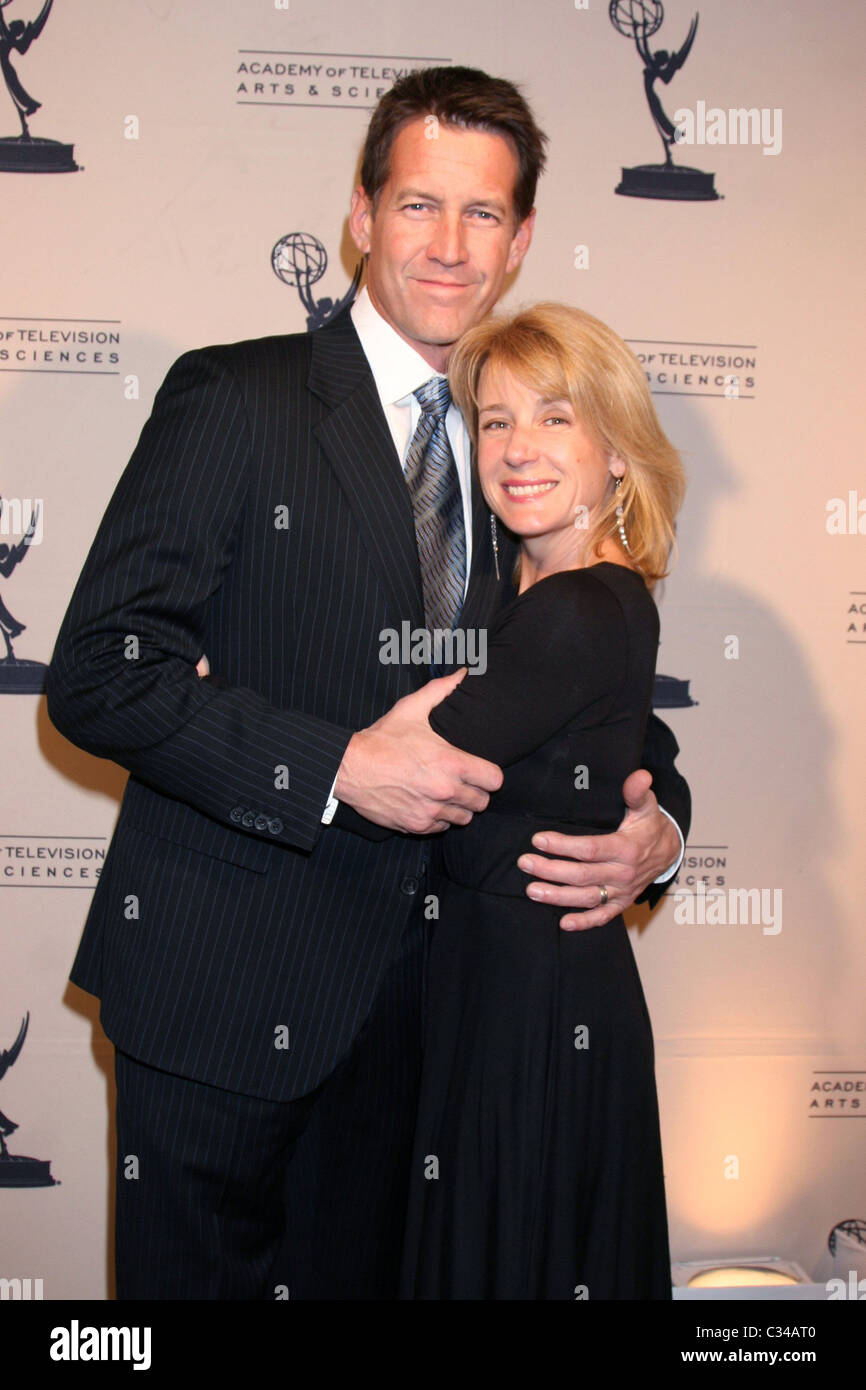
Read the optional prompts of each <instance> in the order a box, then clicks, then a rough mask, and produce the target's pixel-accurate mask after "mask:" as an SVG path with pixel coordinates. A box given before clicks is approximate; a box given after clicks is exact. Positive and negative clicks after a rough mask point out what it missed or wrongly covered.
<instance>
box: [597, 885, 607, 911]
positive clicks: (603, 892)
mask: <svg viewBox="0 0 866 1390" xmlns="http://www.w3.org/2000/svg"><path fill="white" fill-rule="evenodd" d="M599 892H600V893H601V902H600V903H599V907H604V905H605V903H606V902H607V889H606V888H605V886H604V884H603V883H602V884H601V886H600V888H599Z"/></svg>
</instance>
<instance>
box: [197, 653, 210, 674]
mask: <svg viewBox="0 0 866 1390" xmlns="http://www.w3.org/2000/svg"><path fill="white" fill-rule="evenodd" d="M195 670H196V675H198V676H209V675H210V662H209V661H208V659H207V657H206V656H205V655H204V654H202V655H201V656H200V657H199V659H198V661H197V662H196V666H195Z"/></svg>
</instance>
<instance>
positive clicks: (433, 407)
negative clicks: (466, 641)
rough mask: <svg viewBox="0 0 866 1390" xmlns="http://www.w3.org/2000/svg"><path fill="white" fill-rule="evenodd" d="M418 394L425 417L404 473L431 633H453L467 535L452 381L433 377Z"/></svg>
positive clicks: (460, 598)
mask: <svg viewBox="0 0 866 1390" xmlns="http://www.w3.org/2000/svg"><path fill="white" fill-rule="evenodd" d="M414 395H415V399H416V400H417V402H418V404H419V405H420V407H421V419H420V420H419V421H418V427H417V429H416V430H415V433H414V435H413V436H412V442H411V443H410V445H409V451H408V453H407V454H406V466H405V468H404V470H403V471H404V474H405V477H406V482H407V484H408V487H409V494H410V496H411V498H412V511H413V512H414V515H415V535H416V537H417V540H418V559H419V561H420V563H421V582H422V584H423V588H424V620H425V622H426V624H427V629H428V631H432V630H433V629H434V628H445V629H450V628H451V627H452V626H453V625H454V623H455V621H456V619H457V616H458V614H459V613H460V609H461V608H462V606H463V589H464V585H465V581H466V531H465V527H464V523H463V499H462V496H461V493H460V481H459V479H458V477H457V464H456V463H455V461H454V455H453V454H452V452H451V445H450V443H449V442H448V434H447V432H446V429H445V416H446V414H447V411H448V407H449V405H450V404H451V392H450V391H449V390H448V379H447V377H444V376H433V377H431V378H430V380H429V381H425V383H424V385H423V386H419V388H418V390H417V391H415V392H414Z"/></svg>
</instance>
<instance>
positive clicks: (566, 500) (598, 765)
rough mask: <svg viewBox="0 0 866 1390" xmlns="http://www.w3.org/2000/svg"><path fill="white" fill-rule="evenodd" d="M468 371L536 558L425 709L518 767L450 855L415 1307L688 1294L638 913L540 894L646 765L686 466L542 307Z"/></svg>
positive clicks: (468, 349)
mask: <svg viewBox="0 0 866 1390" xmlns="http://www.w3.org/2000/svg"><path fill="white" fill-rule="evenodd" d="M449 377H450V380H451V389H452V394H453V396H454V399H455V400H456V401H457V403H458V405H459V406H460V408H461V410H462V411H463V413H464V416H465V418H466V420H467V422H468V423H469V425H470V428H471V430H472V432H473V435H474V437H475V439H476V441H477V456H478V471H479V477H480V482H481V487H482V490H483V492H484V496H485V498H486V500H487V502H488V504H489V505H490V507H491V509H492V512H493V514H494V516H493V518H492V532H493V534H492V542H493V545H494V548H495V550H496V551H497V555H498V549H499V537H498V535H497V530H496V526H497V522H496V518H498V519H499V523H500V524H501V525H502V526H504V527H507V528H508V530H509V531H511V532H512V533H513V534H514V535H515V536H516V537H518V538H519V541H520V554H519V560H518V567H517V572H516V574H515V576H514V583H515V588H516V597H514V598H513V601H511V602H510V603H508V604H507V606H505V607H504V608H503V609H502V611H501V613H500V616H499V618H498V620H497V623H496V626H495V628H494V629H493V630H492V632H491V633H490V637H489V641H488V651H487V669H486V672H485V673H484V674H483V675H476V674H470V675H467V676H466V677H465V678H464V679H463V681H462V682H461V684H460V685H459V686H458V687H457V689H456V690H455V691H454V692H453V693H452V694H451V695H449V696H448V698H447V699H445V700H444V701H443V702H442V703H441V704H439V705H438V706H436V708H435V709H434V710H433V711H432V713H431V715H430V723H431V725H432V726H433V728H434V729H435V731H436V732H437V733H438V734H440V735H441V736H442V737H443V738H445V739H447V740H448V742H449V743H453V744H456V745H457V746H458V747H460V748H463V749H465V750H467V751H469V752H472V753H476V754H478V755H480V756H482V757H485V758H489V759H490V760H491V761H493V762H496V763H498V764H499V765H500V766H501V767H503V769H504V770H505V777H504V783H503V786H502V788H501V789H500V791H499V792H497V793H496V794H495V795H493V796H492V797H491V798H490V804H489V807H488V809H487V810H486V811H485V812H484V813H483V814H482V815H478V816H475V817H474V818H473V820H472V821H471V823H470V824H469V825H467V826H464V827H452V828H451V829H450V830H449V831H448V832H447V834H446V835H445V836H444V837H443V840H442V842H441V872H440V874H439V877H438V878H437V880H436V882H434V885H433V887H434V891H435V892H436V894H437V896H438V914H439V915H438V920H437V922H436V927H435V932H434V937H433V942H432V947H431V955H430V962H429V975H428V981H427V1022H426V1031H425V1058H424V1072H423V1078H422V1089H421V1100H420V1107H419V1115H418V1122H417V1129H416V1138H415V1149H414V1156H413V1162H412V1170H411V1183H410V1199H409V1209H408V1217H407V1233H406V1243H405V1252H404V1268H403V1283H402V1296H403V1297H405V1298H422V1299H486V1298H491V1299H575V1298H591V1299H611V1298H615V1299H620V1298H622V1299H632V1298H658V1299H665V1298H670V1260H669V1252H668V1241H667V1224H666V1215H665V1198H664V1182H663V1175H662V1159H661V1145H660V1139H659V1126H658V1108H657V1100H656V1090H655V1078H654V1073H653V1042H652V1033H651V1028H650V1020H649V1016H648V1013H647V1009H646V1004H645V1001H644V997H643V992H642V990H641V985H640V980H639V977H638V973H637V968H636V965H635V962H634V957H633V955H632V950H631V944H630V942H629V938H628V933H627V931H626V927H625V924H624V922H623V920H622V917H617V918H615V919H614V920H613V921H611V922H609V923H608V924H607V925H605V926H601V927H596V928H593V929H591V930H587V931H576V932H567V931H563V930H562V929H561V928H560V927H559V918H560V916H561V909H558V908H554V907H550V906H547V905H544V904H539V903H533V902H531V901H530V900H529V899H528V898H527V897H526V894H525V878H524V876H523V875H522V874H521V872H520V870H519V869H518V868H517V867H516V862H515V861H516V860H517V857H518V855H519V854H520V853H522V852H525V851H527V850H529V849H530V847H531V845H530V841H531V837H532V835H533V834H534V833H535V832H536V831H537V830H540V829H542V828H547V829H562V830H564V831H566V832H568V833H571V834H575V833H577V834H582V833H595V832H599V831H606V830H614V829H615V828H616V826H617V825H618V824H619V822H620V820H621V818H622V815H623V811H624V807H623V804H622V799H621V790H620V789H621V786H622V783H623V781H624V779H625V777H626V776H627V775H628V773H629V772H630V771H631V769H632V768H634V767H637V766H638V765H639V763H640V752H641V748H642V745H643V738H644V729H645V725H646V721H647V716H648V713H649V709H650V698H651V694H652V686H653V677H654V669H655V657H656V648H657V645H658V614H657V611H656V608H655V605H654V603H653V600H652V598H651V596H650V589H651V587H652V585H653V584H654V583H655V581H656V580H657V579H659V578H660V577H661V576H662V575H663V574H664V572H665V567H666V562H667V558H668V555H669V552H670V548H671V544H672V541H673V534H674V516H675V514H676V510H677V507H678V505H679V502H680V500H681V496H682V491H683V472H682V467H681V464H680V461H679V458H678V455H677V454H676V451H675V450H674V449H673V447H672V445H671V444H670V443H669V441H668V440H667V438H666V437H665V435H664V433H663V431H662V429H661V426H660V425H659V422H658V419H657V417H656V413H655V410H654V407H653V403H652V399H651V396H650V393H649V389H648V387H647V384H646V380H645V377H644V374H643V372H642V370H641V368H640V366H639V365H638V362H637V360H636V359H635V357H634V356H633V354H632V353H631V352H630V351H629V349H628V348H627V347H626V345H625V344H624V343H623V342H622V341H621V339H619V338H618V337H617V336H616V335H615V334H614V333H613V332H611V330H610V329H608V328H607V327H606V326H605V325H604V324H602V323H600V322H599V321H598V320H597V319H595V318H593V317H592V316H591V315H589V314H585V313H582V312H580V311H579V310H577V309H570V308H566V307H565V306H561V305H556V304H540V305H537V306H535V307H534V308H531V309H528V310H526V311H524V312H521V313H518V314H517V315H515V316H514V317H512V318H510V319H505V320H497V319H493V320H488V321H486V322H485V323H483V324H481V325H479V326H478V327H477V328H475V329H473V330H472V331H471V332H470V333H468V334H467V335H466V336H465V337H464V338H463V339H462V340H461V342H460V344H459V345H458V347H457V348H456V350H455V352H454V354H453V357H452V359H451V364H450V370H449Z"/></svg>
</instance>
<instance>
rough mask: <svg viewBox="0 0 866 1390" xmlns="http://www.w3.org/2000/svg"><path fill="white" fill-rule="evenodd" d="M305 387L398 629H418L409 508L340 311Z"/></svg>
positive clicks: (363, 366)
mask: <svg viewBox="0 0 866 1390" xmlns="http://www.w3.org/2000/svg"><path fill="white" fill-rule="evenodd" d="M312 345H313V357H312V364H311V367H310V376H309V381H308V386H309V389H310V391H311V392H312V393H313V394H314V395H316V396H318V397H319V398H320V399H321V400H322V401H324V402H325V404H326V405H328V406H329V407H330V411H329V414H328V415H327V416H326V417H325V418H324V419H323V420H322V421H321V422H320V423H319V424H318V425H317V426H315V434H316V437H317V439H318V441H319V443H320V444H321V446H322V449H323V450H324V452H325V454H326V456H327V458H328V461H329V462H330V464H331V467H332V468H333V470H334V472H335V474H336V475H337V477H338V479H339V481H340V484H341V486H342V488H343V491H344V492H345V494H346V497H347V499H348V502H349V505H350V507H351V509H352V513H353V515H354V517H355V520H356V522H357V524H358V529H359V530H360V532H361V535H362V537H363V540H364V544H365V546H366V548H367V551H368V554H369V556H370V559H371V562H372V564H373V566H374V568H375V570H376V572H377V574H378V576H379V580H380V582H381V584H382V587H383V589H384V591H385V593H386V595H387V596H388V599H389V602H390V604H391V606H392V608H393V611H394V617H395V621H396V622H397V623H399V622H402V621H403V620H405V619H408V620H409V621H410V623H411V624H412V626H413V627H423V625H424V599H423V594H422V589H421V572H420V567H419V564H418V549H417V543H416V540H415V522H414V518H413V515H412V502H411V498H410V497H409V489H408V488H407V487H406V483H405V480H404V478H403V472H402V469H401V467H400V460H399V459H398V457H397V451H396V450H395V448H394V441H393V439H392V438H391V431H390V430H389V429H388V422H387V420H386V419H385V415H384V412H383V410H382V406H381V402H380V400H379V395H378V392H377V391H376V384H375V382H374V380H373V375H372V372H371V371H370V367H369V364H368V362H367V359H366V357H365V356H364V351H363V349H362V347H361V344H360V341H359V339H358V335H357V333H356V332H355V328H354V325H353V324H352V320H351V318H350V316H349V314H348V312H344V313H342V314H340V316H339V317H338V318H337V319H335V320H334V322H333V323H331V324H329V325H328V327H327V328H322V329H319V330H318V331H317V332H315V333H314V334H313V335H312Z"/></svg>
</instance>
